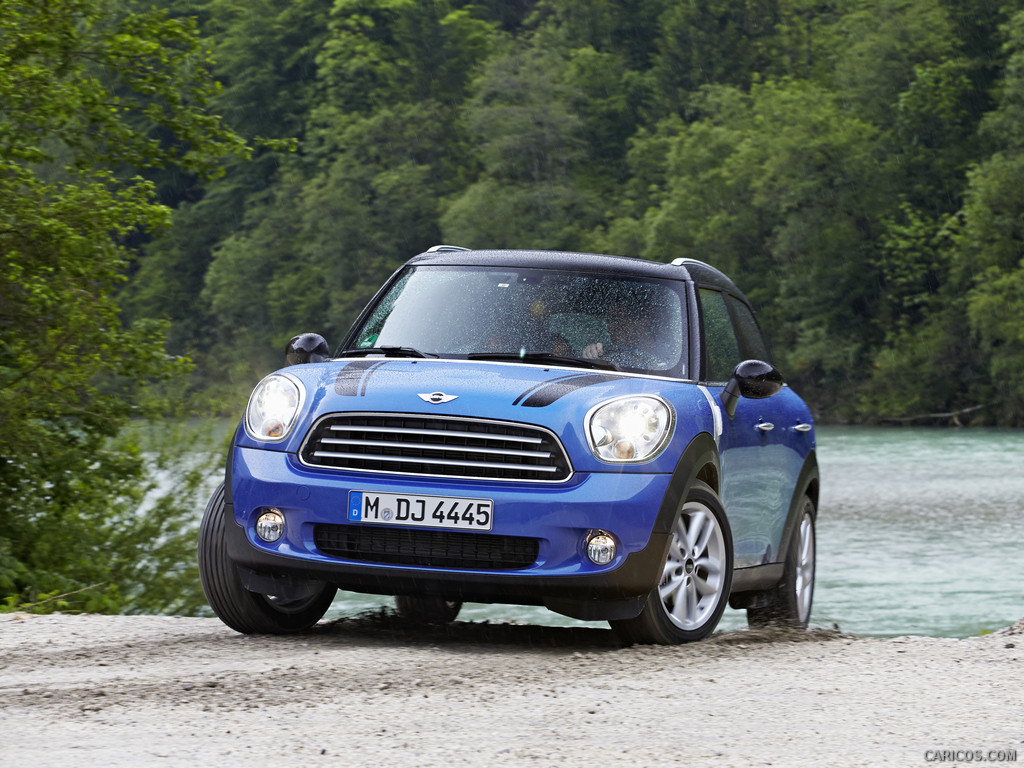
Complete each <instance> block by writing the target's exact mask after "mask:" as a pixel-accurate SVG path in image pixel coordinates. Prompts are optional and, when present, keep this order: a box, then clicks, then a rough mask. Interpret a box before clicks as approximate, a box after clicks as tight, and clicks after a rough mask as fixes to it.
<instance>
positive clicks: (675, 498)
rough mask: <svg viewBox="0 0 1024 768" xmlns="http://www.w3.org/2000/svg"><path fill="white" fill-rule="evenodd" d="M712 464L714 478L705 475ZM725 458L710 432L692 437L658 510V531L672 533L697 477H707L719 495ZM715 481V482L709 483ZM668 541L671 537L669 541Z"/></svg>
mask: <svg viewBox="0 0 1024 768" xmlns="http://www.w3.org/2000/svg"><path fill="white" fill-rule="evenodd" d="M706 467H712V468H713V471H714V477H713V478H709V477H708V475H707V474H705V468H706ZM720 477H721V460H720V459H719V455H718V445H717V444H716V443H715V439H714V438H713V437H712V436H711V435H710V434H709V433H708V432H701V433H700V434H698V435H697V436H696V437H694V438H693V439H692V440H690V442H689V444H688V445H687V446H686V448H685V449H684V450H683V452H682V454H680V456H679V461H677V462H676V467H675V469H674V470H673V472H672V479H671V480H670V481H669V484H668V489H667V490H666V491H665V496H664V497H663V498H662V500H661V507H659V509H658V518H657V520H656V521H655V523H654V532H655V533H661V534H665V535H666V536H667V535H668V533H669V531H671V530H672V524H673V522H675V515H676V512H677V511H678V510H679V505H680V504H681V503H682V502H683V500H684V499H685V498H686V494H687V493H689V491H690V489H691V488H692V487H693V484H694V483H695V482H696V481H697V480H704V481H705V482H707V483H708V485H710V486H711V488H712V490H713V491H714V492H715V493H716V494H719V493H721V487H720V484H719V478H720ZM709 479H710V480H712V481H711V482H708V481H709ZM666 544H667V540H666Z"/></svg>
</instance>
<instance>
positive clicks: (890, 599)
mask: <svg viewBox="0 0 1024 768" xmlns="http://www.w3.org/2000/svg"><path fill="white" fill-rule="evenodd" d="M817 436H818V464H819V467H820V470H821V477H822V486H821V501H820V509H819V513H818V574H817V586H816V589H815V596H814V607H813V611H812V614H811V624H812V625H813V626H822V627H832V626H833V625H838V626H839V628H840V629H841V630H843V631H844V632H850V633H853V634H858V635H866V636H872V635H873V636H896V635H908V634H914V635H932V636H938V637H967V636H970V635H977V634H981V633H985V632H989V631H992V630H996V629H1000V628H1002V627H1005V626H1008V625H1010V624H1013V623H1014V622H1015V621H1017V620H1018V619H1020V618H1021V617H1022V616H1024V526H1022V523H1024V431H1013V430H994V429H991V430H990V429H969V430H968V429H963V430H954V429H928V428H906V427H894V428H883V427H819V428H818V430H817ZM382 605H386V606H390V605H391V601H390V599H389V598H378V597H373V596H367V595H355V594H352V593H339V595H338V599H337V600H336V601H335V603H334V605H333V606H332V608H331V611H330V613H329V614H328V616H329V617H337V616H343V615H354V614H357V613H360V612H363V611H366V610H372V609H375V608H378V607H379V606H382ZM459 619H460V620H462V621H491V622H503V621H509V622H515V623H522V624H537V625H548V626H595V627H606V626H607V624H604V623H595V622H577V621H574V620H572V619H568V618H565V617H563V616H559V615H557V614H554V613H551V612H550V611H547V610H546V609H544V608H537V607H532V606H506V605H478V604H471V605H467V606H465V607H464V608H463V611H462V613H461V614H460V616H459ZM745 625H746V614H745V612H742V611H733V610H731V609H729V610H727V611H726V615H725V617H724V618H723V620H722V623H721V624H720V625H719V626H720V628H721V629H733V628H738V627H743V626H745Z"/></svg>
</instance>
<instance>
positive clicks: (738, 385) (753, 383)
mask: <svg viewBox="0 0 1024 768" xmlns="http://www.w3.org/2000/svg"><path fill="white" fill-rule="evenodd" d="M780 389H782V374H781V373H779V371H778V369H777V368H776V367H775V366H774V365H772V364H771V363H766V362H764V361H763V360H744V361H743V362H742V363H740V364H739V365H737V366H736V368H734V369H733V372H732V378H731V379H729V383H728V384H726V385H725V389H723V390H722V406H723V407H724V408H725V412H726V414H727V415H728V416H729V418H730V419H731V418H733V417H734V416H735V415H736V404H737V403H739V401H740V398H741V397H749V398H750V399H752V400H763V399H764V398H766V397H771V396H772V395H774V394H776V393H777V392H778V391H779V390H780Z"/></svg>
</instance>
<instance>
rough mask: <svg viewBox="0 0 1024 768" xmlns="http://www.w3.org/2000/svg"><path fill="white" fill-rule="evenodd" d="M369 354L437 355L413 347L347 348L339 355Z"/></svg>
mask: <svg viewBox="0 0 1024 768" xmlns="http://www.w3.org/2000/svg"><path fill="white" fill-rule="evenodd" d="M367 355H384V357H437V355H433V354H430V353H428V352H420V351H419V350H418V349H414V348H413V347H364V348H362V349H346V350H344V351H343V352H341V353H339V354H338V355H337V356H338V357H366V356H367Z"/></svg>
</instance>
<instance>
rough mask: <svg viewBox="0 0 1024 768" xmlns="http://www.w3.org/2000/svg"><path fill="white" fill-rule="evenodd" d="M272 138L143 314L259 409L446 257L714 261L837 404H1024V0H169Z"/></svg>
mask: <svg viewBox="0 0 1024 768" xmlns="http://www.w3.org/2000/svg"><path fill="white" fill-rule="evenodd" d="M165 5H166V7H167V10H168V11H169V12H170V13H171V14H172V15H175V14H177V15H188V16H192V17H195V18H196V19H197V20H198V24H199V30H200V34H201V35H202V36H203V37H204V39H205V40H206V41H208V43H209V44H210V46H211V47H212V52H213V60H214V62H215V68H214V73H215V75H216V77H217V78H218V79H219V80H220V81H221V83H222V84H223V91H222V92H221V93H220V94H219V95H218V96H217V97H216V100H215V102H214V106H215V108H216V109H217V110H218V111H219V113H220V114H221V115H222V116H223V118H224V119H225V121H226V122H227V124H228V125H230V126H231V127H232V128H234V129H235V130H237V131H238V132H239V133H240V134H242V135H243V136H245V137H247V138H249V139H255V138H256V137H263V138H275V139H294V140H295V141H294V145H293V151H290V152H281V151H273V150H257V151H256V153H255V155H254V157H252V158H251V159H243V158H237V157H236V158H235V159H233V160H231V161H230V162H228V163H226V165H225V167H224V171H225V172H224V174H223V175H221V176H220V177H219V178H217V179H215V180H213V181H202V180H198V179H196V178H192V177H190V176H188V175H183V174H181V173H173V174H172V173H165V174H164V175H161V176H159V177H156V178H154V181H155V182H156V183H157V185H158V189H159V194H160V196H161V200H162V201H163V202H165V203H166V204H167V205H169V206H171V207H173V208H174V217H173V225H172V227H171V229H170V231H169V232H168V233H167V234H166V235H164V236H162V237H160V238H159V239H155V240H152V241H150V242H145V243H144V244H142V245H141V248H140V249H139V255H138V259H137V261H136V262H135V263H134V265H133V271H132V273H131V276H130V283H129V285H128V286H127V288H126V289H125V292H124V296H123V300H122V305H123V308H124V310H125V311H126V313H127V315H128V317H129V318H131V319H138V318H164V319H167V320H169V322H170V325H169V330H168V342H169V345H170V348H171V350H172V351H174V352H175V353H178V354H183V355H188V356H190V357H192V359H194V360H195V361H196V362H197V366H196V369H195V374H194V381H193V385H192V386H193V388H194V389H195V390H196V391H199V392H206V393H211V392H219V393H220V397H221V398H222V401H223V402H224V404H225V405H227V406H228V407H229V408H230V405H229V404H233V405H235V406H237V403H238V402H240V401H241V398H244V396H245V394H246V392H247V391H248V388H249V387H251V385H252V382H253V381H255V380H256V379H257V378H258V376H259V375H262V373H264V372H266V371H268V370H270V369H272V368H275V367H277V366H278V365H279V364H280V360H281V350H282V348H283V346H284V343H285V342H286V340H287V339H288V338H289V337H290V336H291V335H293V334H294V333H297V332H300V331H305V330H316V331H319V332H321V333H323V334H324V335H326V336H327V338H328V340H329V342H330V343H331V344H336V343H337V342H338V341H339V340H340V338H341V336H342V334H343V333H344V331H345V330H346V329H347V327H348V325H349V324H350V323H351V321H352V320H353V319H354V317H355V314H356V312H357V311H358V310H359V308H360V307H361V306H362V305H363V303H364V302H365V301H366V300H367V299H368V298H369V297H370V296H371V295H372V292H373V291H374V290H375V288H376V287H377V286H378V285H379V283H380V282H381V281H382V280H383V279H384V278H385V277H386V276H387V275H388V274H390V272H391V271H392V270H393V269H394V268H395V267H397V266H398V265H399V264H400V263H401V262H402V261H404V260H405V259H406V258H408V257H409V256H412V255H414V254H415V253H418V252H420V251H421V250H423V249H425V248H426V247H429V246H430V245H433V244H436V243H439V242H446V243H453V244H458V245H463V246H469V247H496V248H503V247H520V246H521V247H536V248H552V249H571V250H585V251H596V252H605V253H614V254H622V255H629V256H639V257H642V258H646V259H654V260H660V261H668V260H671V259H673V258H676V257H679V256H685V257H693V258H698V259H702V260H705V261H707V262H709V263H711V264H713V265H715V266H718V267H719V268H721V269H722V270H724V271H725V272H727V273H728V274H730V275H731V276H733V277H734V278H735V279H736V281H737V283H738V284H739V285H740V287H741V288H743V289H744V290H745V291H746V292H747V293H748V295H749V296H750V297H751V300H752V301H753V302H754V303H755V306H756V308H757V309H758V311H759V313H760V316H761V318H762V322H763V324H764V325H765V327H766V330H767V332H768V335H769V337H770V338H771V340H772V342H773V346H774V349H775V352H776V355H777V358H778V364H779V366H780V368H781V370H782V371H783V373H784V375H785V376H786V377H787V379H788V380H789V381H790V382H791V383H792V384H793V385H794V386H795V387H797V388H798V390H799V391H800V392H801V393H802V394H803V395H804V396H805V397H806V398H807V399H808V400H809V401H810V402H811V403H812V406H813V408H814V411H815V413H816V415H817V417H818V418H819V419H820V420H823V421H857V422H864V421H879V420H895V419H902V418H907V417H914V416H918V415H922V414H935V413H951V412H962V415H961V416H960V418H959V421H960V422H962V423H968V422H972V423H998V424H1007V425H1020V424H1021V423H1022V422H1024V377H1022V376H1020V375H1019V373H1020V372H1021V371H1024V265H1022V262H1021V256H1022V254H1021V245H1022V239H1024V230H1022V224H1024V221H1022V218H1021V215H1022V213H1024V185H1022V184H1021V183H1020V181H1021V180H1022V179H1024V176H1022V173H1021V171H1022V170H1024V152H1022V150H1024V127H1022V126H1024V120H1022V119H1021V117H1024V115H1022V110H1024V13H1022V11H1024V2H1020V1H1019V0H1017V1H1016V2H1006V3H1003V4H1002V5H1000V4H999V3H996V2H993V1H992V0H693V1H692V2H671V0H540V1H537V2H534V1H531V0H511V1H508V2H501V1H500V0H489V1H488V0H483V1H482V2H472V3H470V2H461V1H460V0H434V1H431V2H424V1H422V0H252V1H251V2H246V3H236V2H233V0H166V1H165Z"/></svg>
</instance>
